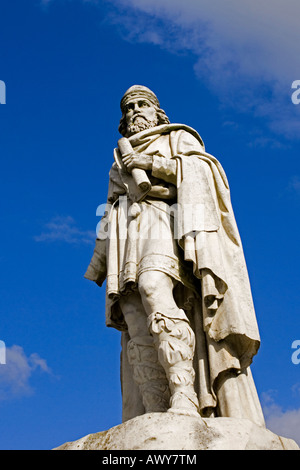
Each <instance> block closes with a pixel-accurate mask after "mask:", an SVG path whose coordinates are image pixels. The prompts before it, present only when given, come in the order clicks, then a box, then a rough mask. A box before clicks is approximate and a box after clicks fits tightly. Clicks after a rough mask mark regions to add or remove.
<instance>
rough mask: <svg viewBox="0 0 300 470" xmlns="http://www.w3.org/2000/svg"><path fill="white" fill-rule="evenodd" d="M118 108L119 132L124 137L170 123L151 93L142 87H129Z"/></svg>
mask: <svg viewBox="0 0 300 470" xmlns="http://www.w3.org/2000/svg"><path fill="white" fill-rule="evenodd" d="M120 107H121V111H122V118H121V120H120V125H119V132H120V134H122V135H123V136H124V137H129V136H131V135H133V134H136V133H137V132H140V131H143V130H145V129H149V128H151V127H155V126H158V125H159V124H169V122H170V121H169V119H168V117H167V116H166V114H165V112H164V111H163V110H162V109H161V107H160V104H159V101H158V99H157V97H156V95H155V94H154V93H153V91H151V90H150V89H149V88H147V87H145V86H142V85H133V86H132V87H130V88H129V89H128V90H127V91H126V92H125V94H124V96H123V98H122V99H121V103H120Z"/></svg>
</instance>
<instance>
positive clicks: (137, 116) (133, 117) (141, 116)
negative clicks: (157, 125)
mask: <svg viewBox="0 0 300 470" xmlns="http://www.w3.org/2000/svg"><path fill="white" fill-rule="evenodd" d="M138 118H143V119H144V120H145V121H147V122H150V119H148V118H147V117H146V116H145V115H144V114H143V113H137V114H135V115H134V116H132V117H131V118H130V122H129V124H133V123H134V122H135V121H136V120H137V119H138Z"/></svg>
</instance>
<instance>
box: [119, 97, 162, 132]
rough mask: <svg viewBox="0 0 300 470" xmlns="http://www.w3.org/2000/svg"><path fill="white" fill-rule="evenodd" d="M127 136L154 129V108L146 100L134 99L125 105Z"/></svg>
mask: <svg viewBox="0 0 300 470" xmlns="http://www.w3.org/2000/svg"><path fill="white" fill-rule="evenodd" d="M125 119H126V124H127V136H128V137H129V136H131V135H133V134H136V133H137V132H140V131H143V130H145V129H149V128H151V127H155V126H157V124H158V116H157V110H156V108H155V107H154V106H153V105H152V104H151V103H150V102H149V101H148V100H147V99H135V100H132V101H130V102H129V103H128V104H127V105H126V109H125Z"/></svg>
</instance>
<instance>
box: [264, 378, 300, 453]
mask: <svg viewBox="0 0 300 470" xmlns="http://www.w3.org/2000/svg"><path fill="white" fill-rule="evenodd" d="M298 386H299V384H298ZM272 395H273V394H272V391H271V392H268V393H264V394H263V396H262V402H263V411H264V415H265V420H266V426H267V428H268V429H270V431H272V432H274V433H275V434H277V435H279V436H282V437H287V438H290V439H294V441H296V442H297V444H299V445H300V408H298V409H297V408H296V409H289V410H284V409H283V408H282V407H281V406H279V405H278V404H276V402H275V401H274V398H273V396H272Z"/></svg>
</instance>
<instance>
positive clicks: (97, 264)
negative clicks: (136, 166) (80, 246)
mask: <svg viewBox="0 0 300 470" xmlns="http://www.w3.org/2000/svg"><path fill="white" fill-rule="evenodd" d="M124 193H125V188H124V186H123V184H122V181H121V179H120V177H119V173H118V169H117V167H116V165H115V164H113V166H112V168H111V170H110V173H109V188H108V198H107V208H108V210H107V211H106V213H105V215H104V216H103V217H102V219H101V221H100V228H99V230H98V233H97V238H96V244H95V248H94V253H93V256H92V259H91V261H90V264H89V266H88V268H87V271H86V273H85V275H84V277H85V278H86V279H89V280H90V281H94V282H96V284H98V286H102V284H103V282H104V281H105V279H106V274H107V266H106V238H107V234H108V218H109V212H110V210H109V208H110V207H111V205H112V204H113V203H114V201H115V200H116V199H117V198H118V197H119V195H120V194H124Z"/></svg>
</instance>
